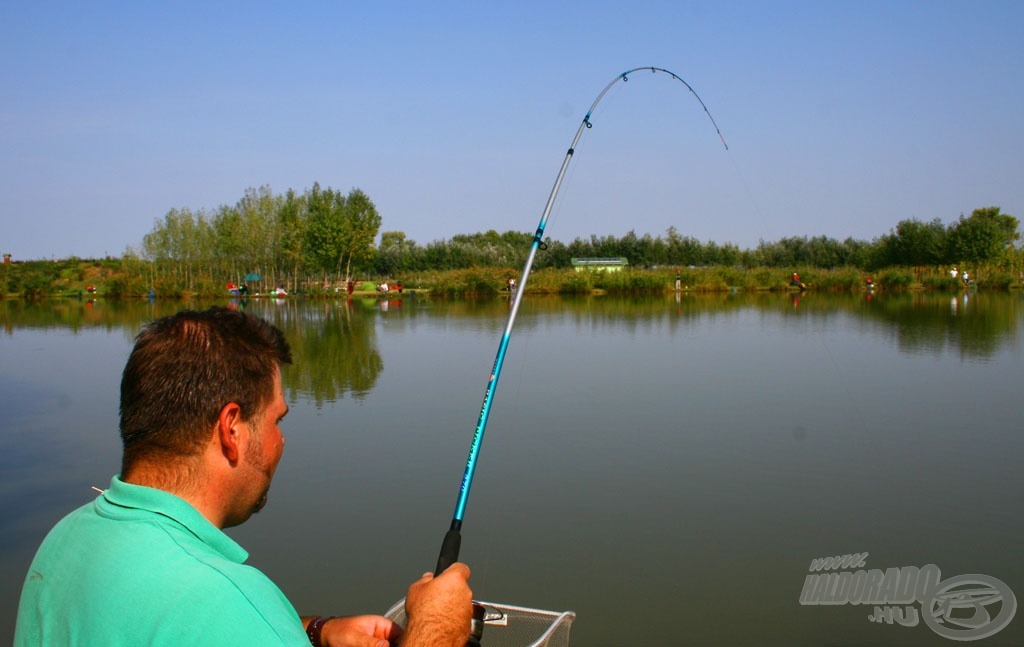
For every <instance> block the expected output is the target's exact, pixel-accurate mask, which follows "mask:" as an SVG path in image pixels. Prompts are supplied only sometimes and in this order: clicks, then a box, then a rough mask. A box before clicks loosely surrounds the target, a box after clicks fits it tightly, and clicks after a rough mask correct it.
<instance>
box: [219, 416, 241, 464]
mask: <svg viewBox="0 0 1024 647" xmlns="http://www.w3.org/2000/svg"><path fill="white" fill-rule="evenodd" d="M241 424H242V408H241V407H240V406H238V404H237V403H235V402H229V403H227V404H225V405H224V407H223V408H222V409H221V410H220V415H218V416H217V440H218V442H219V443H220V448H221V452H222V453H223V454H224V458H226V459H228V461H230V462H231V463H237V462H238V459H239V457H240V456H241V455H242V450H241V446H240V443H241V437H240V433H241V432H240V430H239V427H240V426H241Z"/></svg>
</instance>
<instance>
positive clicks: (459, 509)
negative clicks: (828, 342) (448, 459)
mask: <svg viewBox="0 0 1024 647" xmlns="http://www.w3.org/2000/svg"><path fill="white" fill-rule="evenodd" d="M643 70H650V71H651V72H652V73H655V74H656V73H659V72H661V73H663V74H667V75H668V76H670V77H671V78H673V79H675V80H676V81H679V82H680V83H682V84H683V85H685V86H686V89H687V90H689V91H690V93H691V94H693V96H694V97H696V99H697V101H698V103H700V106H701V108H703V109H704V113H705V114H706V115H707V116H708V119H710V120H711V125H712V126H714V127H715V132H716V133H718V138H719V139H721V140H722V145H723V146H725V149H726V150H729V145H728V144H726V143H725V137H723V136H722V131H721V130H720V129H719V128H718V124H717V123H715V119H714V117H712V116H711V111H709V110H708V107H707V106H706V105H704V101H703V100H702V99H701V98H700V96H699V95H698V94H697V92H696V91H695V90H694V89H693V88H692V87H690V84H689V83H687V82H686V81H684V80H683V79H682V78H680V77H679V76H676V75H675V74H674V73H672V72H670V71H668V70H666V69H663V68H660V67H635V68H633V69H631V70H626V71H625V72H623V73H622V74H619V75H618V76H616V77H615V78H614V79H612V80H611V82H609V83H608V85H606V86H605V88H604V89H603V90H601V93H600V94H598V95H597V98H596V99H594V103H592V104H591V105H590V109H589V110H587V114H586V115H585V116H584V117H583V122H582V123H580V126H579V128H578V129H577V130H576V136H575V137H573V139H572V144H570V145H569V150H568V151H567V152H566V154H565V158H564V159H563V160H562V166H561V167H560V168H559V169H558V176H557V177H556V178H555V184H554V186H553V187H552V188H551V194H550V195H549V196H548V201H547V203H546V204H545V205H544V212H543V213H542V214H541V217H540V224H538V225H537V231H536V233H534V235H533V242H532V243H531V245H530V253H529V254H528V255H527V257H526V264H525V265H524V266H523V273H522V276H521V277H520V279H519V283H518V285H517V286H516V288H515V290H514V292H513V295H512V308H511V310H510V311H509V315H508V323H506V324H505V332H504V333H503V334H502V336H501V341H500V342H499V343H498V353H497V355H496V356H495V358H494V367H493V368H492V369H491V376H490V379H489V380H488V381H487V388H486V389H485V390H484V401H483V405H482V406H481V407H480V417H479V418H478V419H477V423H476V431H475V432H474V434H473V442H472V444H471V445H470V447H469V457H468V459H467V460H466V469H465V472H464V473H463V475H462V485H461V486H460V488H459V497H458V500H457V501H456V503H455V514H454V515H453V516H452V522H451V526H450V527H449V529H448V532H447V533H445V536H444V541H443V542H442V544H441V553H440V555H439V557H438V559H437V568H436V569H435V571H434V573H435V575H440V574H441V572H442V571H444V570H445V569H446V568H448V567H449V566H451V565H452V564H453V563H455V562H457V561H458V559H459V549H460V548H461V545H462V520H463V517H464V516H465V513H466V503H467V502H468V501H469V490H470V488H471V487H472V486H473V475H474V474H475V473H476V466H477V460H478V459H479V457H480V446H481V445H482V444H483V440H484V433H485V432H486V430H487V419H488V417H489V416H490V413H491V404H492V403H493V401H494V393H495V391H496V390H497V388H498V378H500V377H501V367H502V365H503V364H504V363H505V354H506V353H507V352H508V343H509V340H510V339H511V337H512V326H513V325H514V324H515V321H516V314H517V313H518V312H519V304H520V303H522V301H523V295H524V294H525V293H526V281H527V279H529V277H530V270H531V269H532V268H533V259H534V258H535V257H536V255H537V250H542V249H546V248H547V245H546V244H545V243H544V229H545V228H546V227H547V224H548V216H549V215H551V208H552V207H553V206H554V204H555V199H556V198H557V197H558V191H559V189H561V187H562V179H563V178H564V177H565V171H566V169H568V168H569V162H570V161H571V160H572V157H573V154H574V153H575V150H576V146H577V145H578V144H579V142H580V138H581V137H582V136H583V133H584V131H586V130H587V129H589V128H591V127H593V124H592V123H591V121H590V118H591V116H592V115H593V114H594V110H595V109H596V108H597V104H599V103H601V99H603V98H604V95H605V94H607V93H608V91H609V90H611V89H612V87H613V86H614V85H615V84H616V83H619V82H620V81H621V82H623V83H625V82H627V81H629V75H630V74H633V73H634V72H639V71H643Z"/></svg>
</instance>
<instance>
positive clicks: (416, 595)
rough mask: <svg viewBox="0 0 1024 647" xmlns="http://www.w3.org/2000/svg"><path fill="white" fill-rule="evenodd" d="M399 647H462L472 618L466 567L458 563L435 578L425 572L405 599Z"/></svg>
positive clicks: (471, 596)
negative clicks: (402, 634) (402, 630)
mask: <svg viewBox="0 0 1024 647" xmlns="http://www.w3.org/2000/svg"><path fill="white" fill-rule="evenodd" d="M405 615H406V616H407V617H408V618H409V621H408V622H407V623H406V628H405V636H404V637H403V638H402V640H401V645H402V647H465V645H466V641H468V640H469V623H470V619H471V618H472V616H473V592H472V591H471V590H470V588H469V567H468V566H466V565H465V564H462V563H460V562H456V563H454V564H452V565H451V566H449V567H448V568H447V569H445V571H444V572H443V573H441V574H440V575H438V576H437V577H434V576H433V574H431V573H424V574H423V577H421V578H420V579H419V580H417V581H416V582H413V584H412V586H410V587H409V592H408V594H406V597H405Z"/></svg>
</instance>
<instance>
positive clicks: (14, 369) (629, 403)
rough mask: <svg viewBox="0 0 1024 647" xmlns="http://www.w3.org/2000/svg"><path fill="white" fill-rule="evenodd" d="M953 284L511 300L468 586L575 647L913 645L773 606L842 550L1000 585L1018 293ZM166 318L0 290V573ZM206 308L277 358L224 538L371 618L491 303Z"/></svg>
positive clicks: (383, 596)
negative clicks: (511, 325)
mask: <svg viewBox="0 0 1024 647" xmlns="http://www.w3.org/2000/svg"><path fill="white" fill-rule="evenodd" d="M868 296H870V297H871V298H870V299H869V298H867V297H868ZM964 296H965V295H962V294H961V295H957V296H956V298H955V300H954V299H953V298H952V297H951V295H948V294H947V295H927V294H902V295H893V294H887V293H885V292H878V293H875V294H873V295H864V294H861V295H848V296H832V295H820V294H815V293H813V292H810V293H805V294H803V295H799V294H798V295H793V294H788V293H784V294H782V293H765V294H743V293H736V294H716V295H684V294H680V295H670V296H666V297H664V298H629V297H610V296H600V297H579V298H571V299H564V298H557V297H554V298H550V297H543V298H541V297H534V296H532V295H530V297H529V298H527V299H526V300H524V302H523V304H522V309H521V311H520V316H519V318H518V320H517V327H516V333H515V335H514V337H515V339H514V340H513V342H512V349H511V353H510V360H509V361H508V362H507V364H506V369H505V374H504V377H503V378H502V387H501V389H502V390H501V392H500V393H499V394H498V396H497V402H498V404H497V406H496V408H495V410H494V412H493V415H492V418H491V431H489V433H488V439H487V444H486V447H485V449H484V456H483V457H482V471H481V473H480V474H478V477H477V482H476V484H475V485H474V494H473V501H471V502H470V509H471V510H470V515H469V527H468V530H467V540H466V541H465V542H464V546H463V555H464V557H465V558H466V560H467V561H469V562H470V563H471V564H472V565H473V568H474V579H475V583H474V585H475V588H477V589H478V590H479V592H480V593H481V594H482V595H483V596H485V597H487V598H490V599H496V600H503V601H508V602H514V603H524V604H529V605H531V606H540V607H547V608H572V609H574V610H576V611H578V612H579V613H580V616H579V617H580V621H579V622H578V624H577V625H576V629H575V630H574V631H576V632H578V633H576V637H577V640H576V643H575V644H579V645H629V644H637V640H636V627H637V626H643V627H644V629H645V631H646V632H647V633H646V635H650V636H656V637H657V640H661V641H662V642H668V643H669V644H679V643H690V644H709V645H738V644H835V643H836V642H837V640H838V642H842V643H843V644H866V643H868V644H893V645H896V644H899V645H907V644H935V643H934V639H935V636H934V635H933V634H932V633H931V632H930V631H928V630H927V628H924V627H918V628H903V627H890V626H879V625H874V624H872V623H870V622H868V621H867V620H866V619H865V618H866V615H867V614H868V613H869V612H870V609H869V610H867V611H864V612H863V613H862V612H861V611H860V610H858V609H854V608H850V607H844V608H833V609H825V608H822V607H818V608H806V607H801V606H800V605H799V604H798V602H797V599H798V596H799V595H800V592H801V586H802V585H803V583H804V578H805V577H806V574H807V563H808V561H809V560H811V559H813V558H817V557H823V556H825V555H830V554H832V555H834V554H842V553H843V552H850V551H871V558H870V559H869V564H870V565H871V566H872V567H879V568H885V567H888V566H898V567H902V566H906V565H917V566H921V565H924V564H927V563H936V564H938V565H940V566H941V567H942V568H943V569H944V571H943V572H944V573H946V572H947V571H948V575H950V576H952V575H956V574H959V573H973V572H977V573H985V574H989V575H992V576H995V577H999V578H1000V579H1003V580H1004V581H1005V582H1006V583H1007V584H1008V585H1009V586H1010V587H1011V588H1012V589H1013V591H1014V592H1015V593H1017V595H1018V597H1019V596H1020V595H1024V580H1022V577H1021V570H1020V563H1021V561H1020V558H1019V550H1018V549H1019V537H1020V535H1021V533H1022V532H1024V528H1022V520H1021V517H1020V515H1019V513H1015V512H1013V511H1014V510H1019V509H1021V506H1022V505H1024V499H1022V490H1021V488H1020V487H1019V480H1020V478H1019V475H1020V473H1021V472H1022V470H1024V464H1022V460H1024V459H1022V457H1024V452H1022V450H1021V442H1022V441H1021V436H1020V434H1019V407H1018V405H1017V402H1018V400H1019V393H1018V391H1019V375H1020V365H1021V361H1022V356H1021V353H1020V351H1019V348H1020V343H1019V340H1020V338H1021V331H1022V323H1021V322H1022V319H1021V315H1022V313H1024V299H1022V298H1021V297H1020V295H1019V294H991V295H990V294H986V293H979V294H974V293H972V294H969V295H966V296H967V298H966V299H965V298H964ZM222 304H226V302H222ZM184 305H186V304H182V303H176V302H163V301H156V302H153V303H148V302H145V301H137V302H104V301H97V302H95V303H92V304H87V303H83V302H78V301H69V302H53V303H44V304H26V303H22V302H3V303H2V304H0V317H2V319H3V322H4V326H5V329H6V331H7V333H6V334H5V335H3V336H0V359H2V361H3V366H4V367H5V371H4V372H3V373H0V393H2V395H3V398H4V401H5V402H6V403H10V406H9V408H10V409H11V411H10V412H9V414H10V415H9V416H8V424H7V425H6V426H5V428H4V429H3V431H2V433H0V537H3V538H4V540H5V543H4V544H3V545H2V548H0V575H2V576H3V577H4V578H5V581H8V582H20V580H21V578H22V577H23V576H24V572H25V568H26V567H27V563H28V560H29V559H30V558H31V552H32V551H33V550H34V549H35V547H36V545H37V544H38V541H39V539H40V537H41V536H42V534H43V533H44V532H45V531H46V530H47V529H48V528H49V527H50V525H51V524H52V523H53V521H54V520H55V519H56V518H58V517H59V516H61V515H62V514H64V513H65V512H67V511H68V510H70V509H72V508H73V507H76V506H77V505H81V504H82V503H83V502H84V501H87V500H89V499H90V498H91V497H92V496H93V493H92V491H91V490H90V487H89V486H91V485H97V486H104V485H105V482H104V481H105V480H106V479H109V476H110V474H111V473H112V472H113V471H114V470H116V468H117V465H118V463H119V455H120V446H119V442H118V439H117V433H116V426H117V384H118V379H119V374H120V370H121V368H122V367H123V364H124V359H125V357H126V356H127V352H128V349H129V348H130V346H131V340H132V338H133V337H134V335H135V334H136V333H137V332H138V329H139V327H140V326H141V325H142V324H143V323H144V322H145V321H147V320H150V319H153V318H155V317H158V316H161V315H163V314H168V313H170V312H173V311H175V310H178V309H180V308H181V307H183V306H184ZM187 305H190V306H192V307H205V306H206V305H209V304H207V303H190V304H187ZM230 305H231V307H237V308H243V309H245V310H246V311H248V312H252V313H254V314H258V315H260V316H263V317H265V318H267V319H269V320H270V321H272V322H273V323H275V324H276V325H278V326H279V327H281V328H282V329H283V330H284V331H285V333H286V335H287V336H288V338H289V340H290V341H291V343H292V344H293V347H294V350H295V353H294V354H295V365H294V366H293V367H291V368H290V369H288V370H287V371H286V374H285V381H286V389H287V390H288V399H289V401H290V403H291V404H294V406H293V407H292V413H290V414H289V416H288V421H287V425H286V426H287V433H288V438H289V440H288V449H287V451H286V453H285V457H284V459H283V460H282V463H281V466H280V469H279V476H278V478H277V479H276V480H275V488H274V493H273V495H272V504H271V505H270V506H268V508H267V509H266V510H265V511H263V512H262V513H261V514H260V515H259V517H260V518H259V519H256V520H254V521H253V522H251V523H248V524H245V525H243V526H241V527H239V528H237V529H234V530H233V531H232V532H233V536H235V537H236V538H238V539H239V540H240V541H241V543H242V544H243V545H244V546H246V548H247V549H248V550H249V551H250V553H251V554H252V556H253V562H254V563H255V564H256V565H257V566H259V567H260V568H262V569H263V570H265V571H267V572H268V573H269V574H270V575H271V577H272V578H273V579H274V580H275V581H277V582H279V583H280V584H281V586H282V587H283V588H284V590H285V592H286V593H287V594H288V595H289V597H291V598H292V599H293V600H294V601H295V603H296V605H297V606H298V607H299V608H302V609H311V610H320V609H326V610H330V611H334V610H335V609H337V610H338V611H356V612H364V611H366V612H369V611H380V610H383V609H384V608H387V606H389V605H390V604H391V603H392V602H393V601H394V600H395V598H396V597H397V596H398V595H400V594H401V593H402V592H403V591H404V586H405V585H406V584H407V583H408V580H410V579H414V578H415V577H416V576H418V575H419V574H420V573H422V572H423V570H425V569H426V568H429V567H431V566H432V565H433V561H434V560H435V559H436V555H437V553H436V551H437V548H438V543H439V541H440V538H441V535H442V534H443V532H444V530H446V529H447V524H448V521H449V520H450V513H451V504H452V503H453V502H454V495H455V494H456V491H457V486H458V484H459V481H458V479H459V477H460V476H461V475H462V468H463V466H464V461H465V456H466V454H465V451H466V449H467V447H468V443H469V441H470V438H471V434H472V431H473V425H474V423H475V422H476V415H477V414H478V412H479V405H480V397H481V396H482V391H483V387H484V385H485V380H486V377H487V371H488V369H489V368H490V367H491V361H492V360H493V353H494V350H495V347H496V344H497V342H498V339H499V336H500V333H501V331H502V329H503V327H504V325H505V320H506V317H507V315H508V303H507V300H505V299H492V300H481V301H436V300H435V301H431V300H426V299H423V300H413V299H410V298H408V297H406V298H405V299H404V300H393V301H388V302H382V301H380V300H378V299H365V300H358V299H357V300H353V301H351V302H350V301H344V300H337V301H335V300H331V301H317V300H301V299H285V300H276V301H275V300H269V299H250V300H248V301H237V302H234V303H231V304H230ZM965 360H967V361H965ZM964 384H967V385H971V386H975V387H978V388H975V390H974V391H973V392H972V396H971V397H970V398H964V397H963V396H962V385H964ZM982 386H983V388H981V387H982ZM307 404H311V405H313V406H306V405H307ZM968 482H969V484H970V486H969V487H965V486H964V483H968ZM310 519H316V520H317V522H318V527H317V531H316V532H301V533H296V532H295V529H296V528H306V527H308V524H309V520H310ZM353 555H356V556H359V555H362V556H367V559H361V560H360V559H357V558H353V557H352V556H353ZM297 556H301V558H303V560H304V561H306V562H308V563H311V564H314V565H315V566H314V567H313V568H312V569H308V570H302V569H297V568H296V566H297V559H296V558H297ZM385 561H386V562H387V563H386V565H385V567H382V565H381V562H385ZM353 582H357V583H358V585H353V584H352V583H353ZM16 588H17V586H9V587H5V588H4V590H3V591H2V592H0V609H2V612H0V631H3V628H7V629H8V630H9V628H10V627H11V626H12V618H13V609H14V606H15V605H16V601H14V600H13V599H12V598H14V597H15V596H16V591H15V589H16ZM737 611H739V612H740V613H737ZM723 620H727V622H723ZM916 629H920V630H921V631H917V632H915V630H916ZM1014 632H1015V633H1014ZM1021 634H1022V631H1019V630H1016V627H1015V626H1011V627H1009V628H1008V629H1007V630H1004V631H1003V632H1001V633H1000V634H999V635H998V636H997V637H995V638H996V640H995V641H994V642H992V644H1024V640H1022V635H1021ZM646 635H645V638H646ZM5 639H6V641H7V642H9V636H5V635H2V634H0V642H4V641H5ZM929 640H930V641H931V642H929ZM999 640H1003V642H1002V643H1000V642H999Z"/></svg>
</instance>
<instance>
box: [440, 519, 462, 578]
mask: <svg viewBox="0 0 1024 647" xmlns="http://www.w3.org/2000/svg"><path fill="white" fill-rule="evenodd" d="M461 547H462V533H460V532H459V530H458V528H452V529H450V530H449V531H448V532H446V533H445V535H444V541H443V542H442V543H441V554H440V555H439V556H438V558H437V568H436V569H435V570H434V575H440V574H441V573H443V572H444V571H445V569H447V568H448V567H449V566H451V565H452V564H454V563H455V562H457V561H459V548H461Z"/></svg>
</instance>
